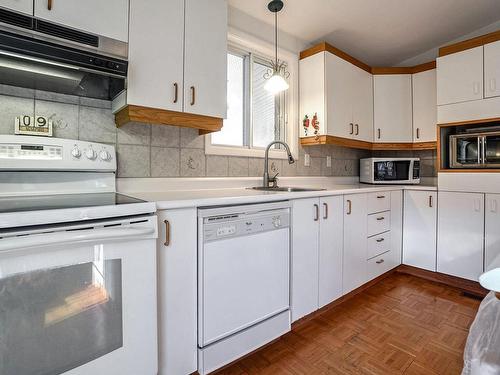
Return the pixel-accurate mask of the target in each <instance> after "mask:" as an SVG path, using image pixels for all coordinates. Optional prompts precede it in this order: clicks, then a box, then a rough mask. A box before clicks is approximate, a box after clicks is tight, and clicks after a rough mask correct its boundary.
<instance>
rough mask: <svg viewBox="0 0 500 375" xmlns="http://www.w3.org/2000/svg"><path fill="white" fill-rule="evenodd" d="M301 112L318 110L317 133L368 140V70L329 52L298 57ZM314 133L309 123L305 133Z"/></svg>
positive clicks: (370, 128)
mask: <svg viewBox="0 0 500 375" xmlns="http://www.w3.org/2000/svg"><path fill="white" fill-rule="evenodd" d="M299 79H300V84H299V86H300V115H301V119H304V117H305V116H306V115H307V116H308V117H309V119H312V117H313V116H314V115H315V114H317V116H318V121H319V134H320V135H331V136H336V137H342V138H350V139H357V140H362V141H369V142H371V141H372V139H373V80H372V75H371V73H369V72H367V71H365V70H363V69H361V68H359V67H357V66H356V65H353V64H351V63H350V62H348V61H346V60H344V59H342V58H340V57H338V56H336V55H334V54H332V53H330V52H321V53H317V54H314V55H312V56H309V57H307V58H305V59H302V60H300V75H299ZM312 135H314V129H313V128H312V127H311V126H310V127H309V130H308V132H307V134H306V133H305V131H304V129H303V128H302V127H301V136H312Z"/></svg>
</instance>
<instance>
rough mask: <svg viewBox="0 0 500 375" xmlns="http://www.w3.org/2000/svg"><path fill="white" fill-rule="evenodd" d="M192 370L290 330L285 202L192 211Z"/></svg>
mask: <svg viewBox="0 0 500 375" xmlns="http://www.w3.org/2000/svg"><path fill="white" fill-rule="evenodd" d="M198 237H199V238H198V346H199V350H198V354H199V355H198V359H199V360H198V371H199V372H200V374H201V375H203V374H206V373H209V372H211V371H214V370H216V369H217V368H220V367H222V366H224V365H225V364H227V363H230V362H232V361H233V360H235V359H237V358H239V357H241V356H243V355H245V354H247V353H249V352H251V351H253V350H255V349H257V348H258V347H260V346H262V345H264V344H266V343H268V342H270V341H272V340H274V339H276V338H277V337H279V336H281V335H283V334H284V333H286V332H288V331H289V330H290V204H289V202H276V203H265V204H256V205H244V206H229V207H218V208H208V209H199V210H198Z"/></svg>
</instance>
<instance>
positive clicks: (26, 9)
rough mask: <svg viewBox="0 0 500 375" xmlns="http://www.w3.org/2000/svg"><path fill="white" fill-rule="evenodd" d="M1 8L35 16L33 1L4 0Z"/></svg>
mask: <svg viewBox="0 0 500 375" xmlns="http://www.w3.org/2000/svg"><path fill="white" fill-rule="evenodd" d="M1 7H3V8H7V9H10V10H13V11H15V12H21V13H26V14H29V15H30V16H31V15H33V0H2V4H1Z"/></svg>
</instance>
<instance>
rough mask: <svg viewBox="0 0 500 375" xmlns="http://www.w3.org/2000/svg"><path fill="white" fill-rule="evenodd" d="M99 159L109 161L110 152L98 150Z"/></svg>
mask: <svg viewBox="0 0 500 375" xmlns="http://www.w3.org/2000/svg"><path fill="white" fill-rule="evenodd" d="M99 159H101V160H102V161H110V160H111V154H110V153H109V152H107V151H106V150H102V151H101V152H99Z"/></svg>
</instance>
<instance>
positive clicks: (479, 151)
mask: <svg viewBox="0 0 500 375" xmlns="http://www.w3.org/2000/svg"><path fill="white" fill-rule="evenodd" d="M481 144H482V143H481V137H477V164H481Z"/></svg>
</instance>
